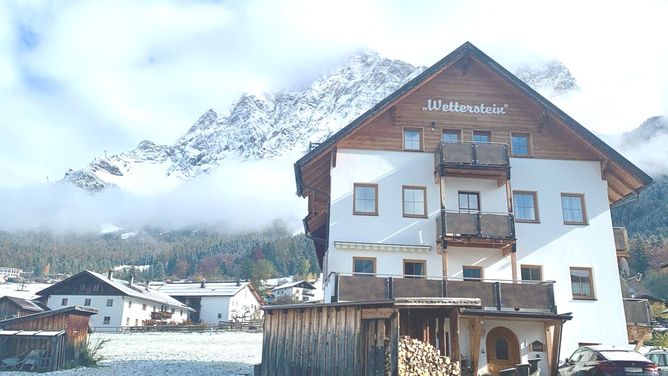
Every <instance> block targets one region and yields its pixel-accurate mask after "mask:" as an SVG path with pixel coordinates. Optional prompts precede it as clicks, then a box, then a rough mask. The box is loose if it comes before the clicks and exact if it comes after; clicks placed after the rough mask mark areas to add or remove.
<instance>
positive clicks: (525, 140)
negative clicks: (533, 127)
mask: <svg viewBox="0 0 668 376" xmlns="http://www.w3.org/2000/svg"><path fill="white" fill-rule="evenodd" d="M530 139H531V135H530V134H529V133H514V132H513V133H511V136H510V153H511V155H513V156H515V157H528V156H530V155H531V146H530Z"/></svg>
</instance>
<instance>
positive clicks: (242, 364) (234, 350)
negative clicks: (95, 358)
mask: <svg viewBox="0 0 668 376" xmlns="http://www.w3.org/2000/svg"><path fill="white" fill-rule="evenodd" d="M90 338H91V340H92V341H93V342H95V341H97V340H100V339H109V340H110V341H109V342H107V343H106V344H105V345H104V347H103V348H102V349H101V350H100V355H102V356H103V357H104V360H103V361H102V362H101V363H100V364H101V366H100V367H98V368H78V369H71V370H63V371H57V372H51V373H48V374H49V375H84V376H86V375H91V376H92V375H95V376H97V375H113V376H120V375H153V376H162V375H165V376H175V375H193V376H199V375H252V374H253V365H254V364H258V363H260V361H261V357H262V333H242V332H213V333H123V334H117V333H114V334H107V333H94V334H92V335H91V337H90ZM0 373H2V372H0ZM7 374H8V375H28V374H30V373H27V372H25V373H24V372H16V373H7Z"/></svg>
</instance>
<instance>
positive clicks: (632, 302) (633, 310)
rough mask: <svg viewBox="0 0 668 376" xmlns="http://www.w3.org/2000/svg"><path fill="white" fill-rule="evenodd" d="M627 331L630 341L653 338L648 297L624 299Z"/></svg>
mask: <svg viewBox="0 0 668 376" xmlns="http://www.w3.org/2000/svg"><path fill="white" fill-rule="evenodd" d="M624 315H625V316H626V332H627V333H628V340H629V342H638V341H641V342H642V341H649V340H650V339H652V315H651V311H650V307H649V302H648V301H647V299H630V298H625V299H624Z"/></svg>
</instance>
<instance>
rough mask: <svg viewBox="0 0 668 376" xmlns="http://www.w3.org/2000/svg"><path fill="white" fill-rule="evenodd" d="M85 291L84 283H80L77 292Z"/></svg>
mask: <svg viewBox="0 0 668 376" xmlns="http://www.w3.org/2000/svg"><path fill="white" fill-rule="evenodd" d="M85 291H86V285H85V284H83V283H82V284H80V285H79V292H85Z"/></svg>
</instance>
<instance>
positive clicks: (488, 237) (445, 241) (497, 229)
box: [436, 210, 515, 252]
mask: <svg viewBox="0 0 668 376" xmlns="http://www.w3.org/2000/svg"><path fill="white" fill-rule="evenodd" d="M436 236H437V239H436V240H437V242H440V243H441V244H442V246H443V248H447V247H448V245H457V246H462V247H482V248H501V249H503V250H504V252H507V251H510V250H511V248H512V246H513V245H514V244H515V221H514V219H513V215H512V214H510V213H485V212H473V213H466V212H459V211H447V210H441V213H440V215H439V216H438V217H436Z"/></svg>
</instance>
